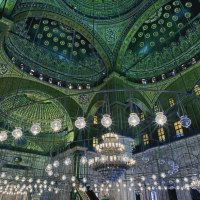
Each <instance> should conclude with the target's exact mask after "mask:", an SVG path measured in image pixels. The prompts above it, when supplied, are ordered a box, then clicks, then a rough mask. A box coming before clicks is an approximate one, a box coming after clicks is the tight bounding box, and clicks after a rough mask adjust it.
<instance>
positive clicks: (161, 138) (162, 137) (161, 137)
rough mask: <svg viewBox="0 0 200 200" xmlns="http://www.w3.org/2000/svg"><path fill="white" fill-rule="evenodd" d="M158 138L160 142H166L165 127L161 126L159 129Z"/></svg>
mask: <svg viewBox="0 0 200 200" xmlns="http://www.w3.org/2000/svg"><path fill="white" fill-rule="evenodd" d="M158 139H159V142H165V131H164V128H159V129H158Z"/></svg>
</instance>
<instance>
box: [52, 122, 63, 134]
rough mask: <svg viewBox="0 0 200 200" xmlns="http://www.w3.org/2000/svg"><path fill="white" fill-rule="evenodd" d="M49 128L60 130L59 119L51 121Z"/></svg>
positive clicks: (55, 130)
mask: <svg viewBox="0 0 200 200" xmlns="http://www.w3.org/2000/svg"><path fill="white" fill-rule="evenodd" d="M51 128H52V130H53V131H54V132H58V131H60V129H61V128H62V123H61V120H60V119H55V120H53V121H52V122H51Z"/></svg>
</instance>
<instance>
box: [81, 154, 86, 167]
mask: <svg viewBox="0 0 200 200" xmlns="http://www.w3.org/2000/svg"><path fill="white" fill-rule="evenodd" d="M80 162H81V164H83V165H85V164H86V163H87V157H86V156H82V157H81V159H80Z"/></svg>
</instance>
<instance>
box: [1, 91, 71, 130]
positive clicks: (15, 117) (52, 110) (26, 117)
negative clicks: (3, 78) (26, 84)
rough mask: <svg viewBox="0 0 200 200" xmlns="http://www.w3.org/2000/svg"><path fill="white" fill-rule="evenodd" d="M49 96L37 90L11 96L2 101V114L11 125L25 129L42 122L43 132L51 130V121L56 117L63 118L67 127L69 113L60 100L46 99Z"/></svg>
mask: <svg viewBox="0 0 200 200" xmlns="http://www.w3.org/2000/svg"><path fill="white" fill-rule="evenodd" d="M47 98H48V96H44V94H41V93H35V92H27V93H20V94H18V95H17V96H10V97H8V98H6V99H4V100H3V101H2V102H1V103H0V109H1V112H2V116H4V119H6V122H8V123H10V124H11V126H20V127H22V128H23V129H25V130H29V129H30V127H31V125H32V123H40V124H41V128H42V132H49V131H51V128H50V123H51V122H52V121H53V120H54V119H61V120H62V124H63V129H65V128H66V127H67V122H66V119H67V117H68V115H67V113H66V112H65V110H64V108H63V107H62V105H60V104H59V102H57V101H54V100H51V101H45V99H47Z"/></svg>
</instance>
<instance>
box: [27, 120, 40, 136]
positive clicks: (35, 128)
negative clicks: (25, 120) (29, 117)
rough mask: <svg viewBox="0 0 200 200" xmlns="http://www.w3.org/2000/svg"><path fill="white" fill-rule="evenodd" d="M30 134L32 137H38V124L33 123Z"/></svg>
mask: <svg viewBox="0 0 200 200" xmlns="http://www.w3.org/2000/svg"><path fill="white" fill-rule="evenodd" d="M30 131H31V133H32V134H33V135H38V134H39V133H40V132H41V127H40V124H39V123H34V124H33V125H32V126H31V130H30Z"/></svg>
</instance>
